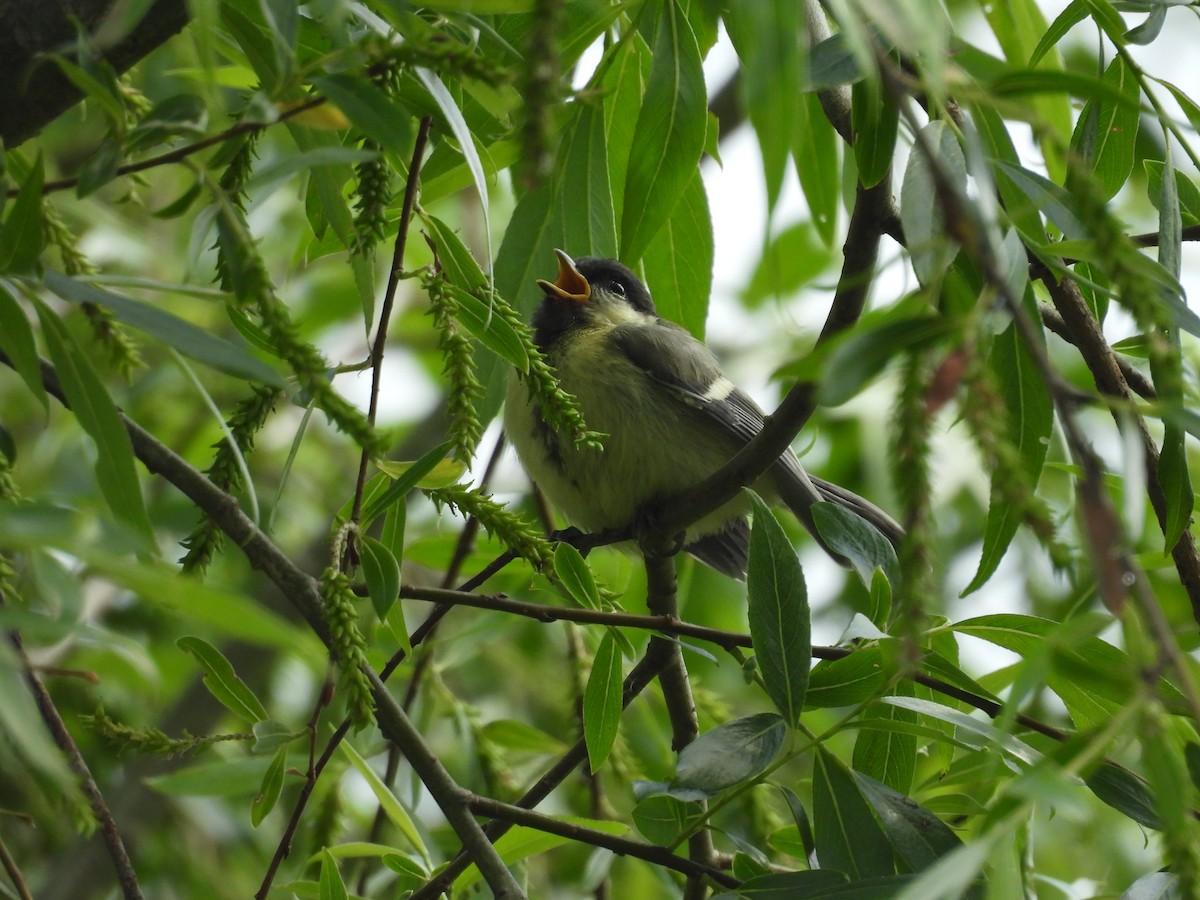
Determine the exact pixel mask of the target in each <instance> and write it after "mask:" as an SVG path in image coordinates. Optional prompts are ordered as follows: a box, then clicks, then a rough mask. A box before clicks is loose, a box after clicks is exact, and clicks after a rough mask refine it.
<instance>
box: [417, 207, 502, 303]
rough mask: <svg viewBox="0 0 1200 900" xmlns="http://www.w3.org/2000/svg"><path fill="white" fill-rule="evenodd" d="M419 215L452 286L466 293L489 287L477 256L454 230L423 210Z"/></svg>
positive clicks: (418, 211)
mask: <svg viewBox="0 0 1200 900" xmlns="http://www.w3.org/2000/svg"><path fill="white" fill-rule="evenodd" d="M417 215H418V216H420V218H421V221H422V222H423V223H424V224H425V230H426V233H427V234H428V235H429V239H430V240H431V241H433V243H434V246H436V247H437V253H438V262H439V263H440V264H441V266H442V271H443V272H445V273H446V277H447V278H448V279H449V280H450V283H451V284H454V285H457V286H458V287H460V288H462V289H463V290H464V291H474V290H478V289H479V288H483V287H486V286H487V276H486V275H484V274H483V269H481V268H480V267H479V263H478V262H476V261H475V256H474V255H473V254H472V253H471V251H470V250H468V249H467V245H466V244H464V243H463V242H462V238H460V237H459V236H458V234H457V232H455V230H454V229H453V228H451V227H450V226H449V225H447V224H446V223H445V222H443V221H442V220H441V219H439V218H438V217H437V216H434V215H430V214H429V213H427V212H425V210H423V209H418V210H417Z"/></svg>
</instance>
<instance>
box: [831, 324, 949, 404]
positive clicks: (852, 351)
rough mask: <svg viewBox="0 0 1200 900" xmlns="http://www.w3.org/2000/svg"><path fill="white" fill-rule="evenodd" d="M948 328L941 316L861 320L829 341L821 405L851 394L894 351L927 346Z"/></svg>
mask: <svg viewBox="0 0 1200 900" xmlns="http://www.w3.org/2000/svg"><path fill="white" fill-rule="evenodd" d="M950 328H951V325H950V323H949V322H948V320H947V319H946V318H944V317H941V316H930V315H927V314H923V313H919V314H917V315H914V316H911V317H909V316H887V317H880V318H879V319H872V320H864V321H863V322H862V323H861V324H860V325H859V326H858V327H856V328H855V329H854V330H853V331H850V332H847V333H845V335H844V336H840V337H839V338H837V339H835V340H834V341H831V342H830V344H831V348H832V349H831V350H830V353H829V357H828V359H827V360H826V362H825V365H824V366H823V371H824V377H823V378H822V381H821V385H820V387H819V388H818V389H817V394H818V397H819V398H820V402H821V404H822V405H823V406H838V405H840V404H842V403H845V402H846V401H847V400H849V399H851V398H852V397H854V396H855V395H856V394H857V393H858V392H859V391H860V390H862V388H863V387H864V386H865V385H866V384H867V383H868V382H869V381H870V380H871V379H872V378H874V377H875V376H876V375H878V374H879V372H880V371H881V370H882V369H883V367H884V366H885V365H887V363H888V362H889V361H890V360H891V359H892V358H894V357H895V356H896V355H897V354H899V353H902V352H904V350H906V349H908V348H916V347H922V346H926V345H928V344H930V343H932V342H933V341H936V340H938V339H939V338H941V337H942V336H943V335H945V334H947V333H948V332H949V330H950Z"/></svg>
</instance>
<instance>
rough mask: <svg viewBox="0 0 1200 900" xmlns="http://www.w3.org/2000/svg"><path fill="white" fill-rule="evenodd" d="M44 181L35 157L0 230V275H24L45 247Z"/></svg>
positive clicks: (41, 170) (44, 178)
mask: <svg viewBox="0 0 1200 900" xmlns="http://www.w3.org/2000/svg"><path fill="white" fill-rule="evenodd" d="M45 182H46V174H45V170H44V169H43V167H42V157H41V155H40V154H39V155H38V158H37V160H36V161H35V162H34V164H33V167H32V169H30V172H29V174H28V175H27V176H26V178H25V180H24V181H23V182H22V183H21V190H20V191H19V192H18V193H17V199H16V200H15V201H14V202H13V205H12V208H11V209H10V210H9V211H8V218H7V219H5V220H4V227H3V229H0V272H27V271H29V270H30V269H31V268H33V265H34V263H36V262H37V258H38V256H39V254H41V252H42V247H44V246H45V245H46V234H45V226H44V223H43V221H42V187H43V186H44V185H45Z"/></svg>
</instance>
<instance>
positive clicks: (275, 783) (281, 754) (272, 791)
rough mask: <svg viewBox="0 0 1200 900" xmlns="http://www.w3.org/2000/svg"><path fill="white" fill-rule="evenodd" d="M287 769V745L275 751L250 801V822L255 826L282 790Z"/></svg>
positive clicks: (276, 800) (259, 822) (265, 814)
mask: <svg viewBox="0 0 1200 900" xmlns="http://www.w3.org/2000/svg"><path fill="white" fill-rule="evenodd" d="M286 770H287V745H286V744H285V745H284V746H282V747H280V748H279V749H278V750H276V751H275V756H274V757H273V758H272V759H271V765H269V766H268V767H267V771H266V772H265V773H264V774H263V780H262V784H261V785H260V787H259V789H258V793H257V794H255V795H254V799H253V800H252V801H250V824H251V825H253V826H254V827H255V828H257V827H258V826H259V825H261V824H262V820H263V819H265V818H266V817H267V815H268V814H269V813H270V812H271V810H273V809H274V808H275V804H276V803H277V802H279V795H280V793H282V791H283V774H284V772H285V771H286Z"/></svg>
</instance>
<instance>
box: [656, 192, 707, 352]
mask: <svg viewBox="0 0 1200 900" xmlns="http://www.w3.org/2000/svg"><path fill="white" fill-rule="evenodd" d="M642 265H643V267H644V269H645V273H646V283H647V284H648V285H650V288H651V290H652V291H653V292H654V305H655V306H656V307H657V308H658V314H659V315H660V316H663V317H665V318H668V319H670V320H671V321H672V322H677V323H679V324H680V325H682V326H683V327H684V328H686V329H687V330H688V331H690V332H691V333H692V335H693V336H695V337H696V338H697V339H699V340H703V339H704V323H705V320H706V319H707V318H708V299H709V294H710V293H711V291H712V276H713V231H712V216H711V214H710V212H709V208H708V193H707V192H706V191H705V189H704V179H703V178H701V177H700V170H699V169H696V170H695V171H694V172H693V173H692V178H691V180H690V181H689V182H688V184H687V187H685V188H684V190H683V196H682V197H681V198H680V199H679V202H678V203H676V204H675V209H674V210H672V212H671V216H670V218H669V219H667V221H666V224H665V225H663V227H662V228H660V229H659V231H658V234H656V235H655V236H654V238H653V240H651V241H650V246H648V247H647V248H646V253H645V255H644V256H643V257H642Z"/></svg>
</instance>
